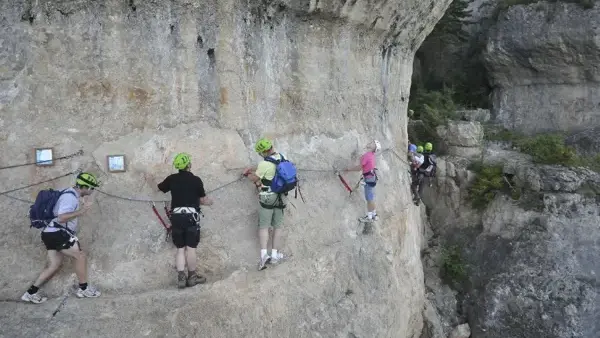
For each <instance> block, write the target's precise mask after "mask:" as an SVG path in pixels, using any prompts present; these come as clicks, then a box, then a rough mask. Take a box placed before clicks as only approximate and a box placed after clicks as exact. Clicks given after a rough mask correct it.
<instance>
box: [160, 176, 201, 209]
mask: <svg viewBox="0 0 600 338" xmlns="http://www.w3.org/2000/svg"><path fill="white" fill-rule="evenodd" d="M158 189H160V191H162V192H164V193H166V192H169V191H170V192H171V208H178V207H193V208H196V210H200V198H201V197H206V192H205V191H204V183H202V180H201V179H200V177H198V176H196V175H194V174H192V173H191V172H189V171H180V172H178V173H177V174H172V175H169V176H167V178H165V180H164V181H162V182H160V183H159V184H158Z"/></svg>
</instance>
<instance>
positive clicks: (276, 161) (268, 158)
mask: <svg viewBox="0 0 600 338" xmlns="http://www.w3.org/2000/svg"><path fill="white" fill-rule="evenodd" d="M279 156H281V159H279V160H276V159H274V158H273V157H271V156H267V157H265V158H264V160H265V161H267V162H271V163H273V164H275V165H278V164H279V163H280V162H281V161H283V155H281V154H279Z"/></svg>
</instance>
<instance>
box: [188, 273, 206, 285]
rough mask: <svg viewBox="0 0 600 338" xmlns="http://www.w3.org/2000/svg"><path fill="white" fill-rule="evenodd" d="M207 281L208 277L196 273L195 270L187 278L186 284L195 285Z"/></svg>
mask: <svg viewBox="0 0 600 338" xmlns="http://www.w3.org/2000/svg"><path fill="white" fill-rule="evenodd" d="M204 283H206V277H204V276H201V275H198V274H196V273H195V272H192V273H190V276H189V277H188V279H187V282H186V286H194V285H197V284H204Z"/></svg>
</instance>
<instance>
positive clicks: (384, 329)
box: [0, 0, 449, 337]
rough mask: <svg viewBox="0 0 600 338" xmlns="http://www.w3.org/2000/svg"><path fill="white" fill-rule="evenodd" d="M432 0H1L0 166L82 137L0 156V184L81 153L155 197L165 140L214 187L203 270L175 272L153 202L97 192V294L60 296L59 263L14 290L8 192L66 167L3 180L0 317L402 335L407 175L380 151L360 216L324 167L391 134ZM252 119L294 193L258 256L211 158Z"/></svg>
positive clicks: (140, 194)
mask: <svg viewBox="0 0 600 338" xmlns="http://www.w3.org/2000/svg"><path fill="white" fill-rule="evenodd" d="M448 4H449V1H448V0H444V1H416V0H415V1H361V0H358V1H356V0H353V1H342V2H340V1H291V0H290V1H242V2H240V1H233V0H224V1H202V2H198V1H185V0H179V1H170V2H165V1H138V0H132V1H128V2H127V1H116V0H109V1H96V2H92V1H89V2H82V1H3V2H1V3H0V28H1V29H0V31H1V32H2V33H0V34H1V35H0V70H1V71H0V113H1V114H0V126H1V127H2V129H1V130H0V140H1V141H2V142H1V143H0V152H1V153H2V154H3V156H2V158H0V165H2V166H5V165H11V164H15V163H23V162H29V161H32V160H33V148H34V147H53V148H54V152H55V156H63V155H66V154H69V153H72V152H75V151H77V150H78V149H83V150H84V154H83V156H78V157H74V158H72V159H70V160H65V161H57V162H55V163H54V165H53V166H51V167H35V166H29V167H21V168H15V169H6V170H3V171H1V172H0V175H2V178H3V179H2V180H0V189H1V190H2V191H5V190H9V189H12V188H15V187H19V186H22V185H27V184H31V183H35V182H39V181H43V180H47V179H51V178H54V177H57V176H60V175H63V174H65V173H68V172H71V171H73V170H75V169H77V168H83V169H86V170H90V171H93V172H96V173H98V174H99V175H100V176H101V180H102V181H103V186H102V190H103V191H106V192H109V193H112V194H117V195H120V196H126V197H132V198H149V197H151V198H153V199H168V196H164V195H162V194H158V193H156V192H155V190H154V187H155V185H156V183H157V182H158V181H159V180H161V179H162V178H164V177H165V176H166V175H168V174H169V173H171V172H173V171H172V166H171V161H172V157H173V155H174V154H175V153H176V152H180V151H187V152H190V153H191V154H192V156H193V161H194V162H193V163H194V168H193V171H194V172H195V173H196V174H198V175H200V177H201V178H202V179H203V180H204V182H205V186H206V188H207V190H209V191H213V190H215V189H219V190H216V191H214V192H212V193H211V194H210V195H211V196H212V197H213V198H214V199H215V205H214V206H213V207H210V208H204V214H205V216H206V217H205V218H204V219H203V224H204V226H203V230H202V240H201V244H200V246H199V248H198V254H199V260H200V269H199V270H200V271H201V272H203V273H205V274H206V275H207V277H208V283H207V284H206V285H203V286H198V287H196V288H194V289H188V290H184V291H181V292H180V291H177V290H173V288H174V282H175V280H174V279H175V275H174V266H173V265H174V264H173V246H172V244H171V243H169V242H165V241H164V230H163V229H162V226H161V225H160V223H158V221H157V219H156V218H155V216H154V215H153V214H152V210H151V208H150V205H149V204H148V203H137V202H132V201H127V200H122V199H115V198H112V197H109V196H107V195H104V194H99V195H97V196H96V197H95V206H94V207H93V209H92V210H91V211H90V212H89V213H88V214H87V215H85V216H84V217H82V218H81V219H80V229H81V230H80V234H79V238H80V240H81V242H82V245H83V247H84V248H86V249H87V250H88V252H89V273H90V280H91V282H92V283H94V284H97V285H98V286H99V287H100V288H101V290H102V291H103V292H104V294H103V296H102V298H99V299H95V300H83V301H78V300H77V299H73V298H74V297H66V298H64V297H63V295H66V294H67V293H66V292H67V291H69V289H70V287H71V285H72V284H73V282H74V281H75V278H74V275H73V274H72V272H71V271H72V269H71V268H72V265H71V264H70V263H69V262H67V264H66V265H65V266H64V268H63V270H62V272H61V273H60V274H59V275H57V276H56V277H55V279H54V280H53V281H52V282H50V283H48V285H45V286H44V291H45V292H46V293H48V294H49V296H50V297H51V299H50V300H49V301H48V302H47V303H45V304H43V305H41V306H38V307H35V306H26V305H22V304H20V303H18V302H13V300H16V299H18V297H19V296H20V295H21V293H22V292H23V291H24V289H25V288H26V287H27V286H28V285H29V284H30V283H31V281H32V280H33V279H34V278H35V277H36V276H37V274H38V272H39V271H40V270H41V269H42V268H43V266H44V263H45V262H44V259H45V251H44V249H43V247H42V244H41V241H40V238H39V231H36V230H30V229H28V223H27V218H26V214H27V208H28V204H27V203H23V202H21V201H18V200H15V199H14V197H16V198H20V199H24V200H32V199H33V198H34V197H35V194H36V193H37V191H38V190H39V189H41V188H43V187H65V186H68V185H71V184H72V182H73V181H72V179H73V177H72V176H68V177H65V178H62V179H58V180H55V181H52V182H51V183H48V184H44V185H41V186H36V187H34V188H30V189H25V190H20V191H17V192H15V193H13V194H9V195H10V196H12V197H13V198H8V197H6V196H0V198H1V200H0V210H1V211H2V215H3V223H2V226H0V234H2V236H1V238H2V239H1V240H0V242H1V243H2V245H1V248H0V257H2V259H1V262H2V266H3V273H2V276H1V277H0V285H1V286H2V288H1V291H0V297H1V298H2V300H3V301H2V306H0V308H1V310H0V312H1V317H2V318H3V319H2V322H1V325H0V335H1V336H6V337H38V336H45V337H66V336H74V335H76V334H81V333H82V332H86V335H90V336H95V337H98V336H104V337H137V336H148V337H164V336H192V335H196V336H203V337H258V336H263V337H275V336H276V337H416V336H418V335H419V334H420V332H421V326H422V320H421V312H422V309H423V302H424V295H423V275H422V274H423V273H422V267H421V262H420V257H419V252H420V250H421V246H422V232H423V228H422V226H421V223H422V222H421V215H420V214H419V212H418V211H417V209H416V208H408V207H407V206H408V205H409V203H410V194H409V190H408V175H407V174H406V173H405V172H404V170H399V168H400V166H401V162H400V161H399V160H398V158H396V157H394V156H393V152H391V151H386V152H383V153H382V154H381V156H379V158H378V161H379V162H378V167H379V169H380V172H381V177H382V181H380V182H382V184H380V186H378V191H377V196H379V201H380V202H379V204H378V213H379V214H380V215H381V218H382V220H381V221H380V222H379V223H378V224H377V225H376V226H375V227H374V228H373V229H363V228H360V227H358V224H357V222H356V218H357V217H358V216H360V215H361V214H362V213H363V212H364V201H363V199H362V197H361V196H360V194H359V193H357V194H353V196H352V197H351V198H348V197H347V195H346V191H345V190H344V189H343V187H342V186H341V185H340V183H339V181H338V180H337V178H336V176H334V175H333V173H332V172H330V171H329V170H330V169H332V165H336V166H338V167H345V166H348V165H350V164H353V163H356V161H357V156H358V155H359V154H360V152H361V151H362V146H363V144H364V143H365V142H366V141H368V140H369V139H371V138H373V137H376V138H378V139H379V140H381V142H382V143H383V146H384V148H396V149H402V150H404V149H405V148H406V119H405V116H406V113H405V112H406V105H407V102H408V93H409V87H410V74H411V69H412V59H413V55H414V52H415V50H416V49H417V48H418V46H419V45H420V43H421V42H422V41H423V39H424V37H425V36H426V35H427V34H428V33H429V32H430V31H431V29H432V28H433V25H434V24H435V23H436V21H437V20H438V19H439V17H440V16H441V14H442V13H443V11H444V10H445V8H446V7H447V6H448ZM262 135H266V136H270V137H272V138H274V139H275V145H276V148H277V149H278V150H281V151H283V152H284V153H285V154H287V155H288V157H289V158H291V159H293V160H294V161H295V162H296V163H297V165H298V167H299V168H300V169H301V171H300V174H301V179H302V183H301V186H302V190H303V194H304V197H305V199H306V202H305V203H302V202H301V201H300V199H298V200H294V199H292V203H293V204H294V206H289V207H288V209H287V212H286V221H285V227H286V229H287V231H286V234H285V235H284V240H285V244H284V248H283V251H284V252H286V253H288V254H292V255H293V256H292V258H291V259H290V261H289V262H288V263H286V264H284V265H280V266H278V267H277V268H273V269H267V270H265V271H262V272H258V271H256V263H257V262H256V256H257V255H258V254H257V252H258V248H257V238H256V237H257V235H256V222H257V207H258V203H257V201H256V196H255V193H254V191H253V189H252V188H251V187H250V185H249V184H248V183H246V182H235V180H236V179H238V177H239V169H238V170H237V171H236V170H227V169H228V168H229V169H232V168H240V167H243V166H246V165H251V164H253V163H256V161H257V160H258V158H257V157H256V155H255V153H254V152H253V151H252V149H253V144H254V142H255V141H256V140H257V139H258V138H259V137H260V136H262ZM112 154H124V155H125V156H126V165H127V171H126V172H125V173H109V172H108V171H107V168H106V156H107V155H112ZM402 154H403V153H402ZM302 169H311V170H322V171H321V172H319V171H307V170H302ZM347 178H348V179H349V180H352V181H354V180H355V179H356V178H357V177H355V176H352V175H350V176H348V177H347ZM229 182H234V183H232V184H231V185H227V186H224V185H226V184H228V183H229ZM222 186H224V187H223V188H222V189H221V188H220V187H222ZM357 195H358V196H357ZM159 209H161V208H159ZM357 227H358V228H357ZM70 292H71V294H72V290H71V291H70ZM63 300H64V302H63ZM57 310H58V312H56V311H57ZM53 314H55V315H54V316H53ZM74 319H75V320H74ZM74 323H76V324H74Z"/></svg>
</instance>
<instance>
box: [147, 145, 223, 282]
mask: <svg viewBox="0 0 600 338" xmlns="http://www.w3.org/2000/svg"><path fill="white" fill-rule="evenodd" d="M173 166H174V167H175V169H177V170H178V171H179V172H178V173H176V174H171V175H169V176H167V177H166V178H165V179H164V181H162V182H160V183H159V184H158V189H159V190H160V191H162V192H163V193H167V192H169V191H170V192H171V212H170V213H171V217H170V220H171V224H172V226H171V236H172V238H173V244H175V247H176V248H177V251H176V255H175V265H176V268H177V287H178V288H180V289H182V288H185V287H186V286H194V285H197V284H202V283H205V282H206V277H204V276H202V275H199V274H198V272H197V271H196V248H197V247H198V243H200V218H199V213H200V205H212V204H213V201H212V200H211V199H210V198H208V197H207V196H206V192H205V191H204V183H203V182H202V180H201V179H200V177H198V176H196V175H194V174H192V172H191V171H190V170H191V168H192V160H191V156H190V155H189V154H187V153H179V154H177V155H176V156H175V159H174V160H173ZM186 264H187V270H188V276H186V274H185V271H184V269H185V266H186Z"/></svg>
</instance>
